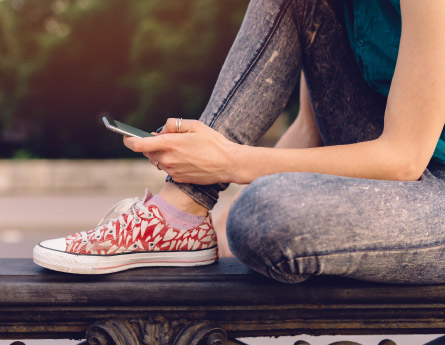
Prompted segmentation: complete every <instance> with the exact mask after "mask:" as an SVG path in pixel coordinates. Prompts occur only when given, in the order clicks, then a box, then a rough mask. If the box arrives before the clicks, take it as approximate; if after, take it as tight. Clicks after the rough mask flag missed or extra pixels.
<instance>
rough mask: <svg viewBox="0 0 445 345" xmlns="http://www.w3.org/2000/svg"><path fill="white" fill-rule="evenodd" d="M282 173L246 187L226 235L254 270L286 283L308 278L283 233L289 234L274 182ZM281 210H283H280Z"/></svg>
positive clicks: (233, 250) (234, 252) (233, 206)
mask: <svg viewBox="0 0 445 345" xmlns="http://www.w3.org/2000/svg"><path fill="white" fill-rule="evenodd" d="M277 180H278V181H279V174H277V175H271V176H265V177H261V178H259V179H258V180H256V181H254V182H253V183H252V184H251V185H250V186H249V187H247V188H246V189H245V190H244V191H243V192H242V194H241V195H240V197H239V198H238V200H236V201H235V202H234V203H233V205H232V207H231V209H230V212H229V216H228V219H227V238H228V242H229V246H230V249H231V251H232V252H233V254H234V255H235V256H236V257H237V258H238V259H240V260H241V261H242V262H244V263H245V264H247V265H248V266H250V267H251V268H253V269H254V270H256V271H258V272H260V273H262V274H264V275H266V276H269V277H271V278H273V279H275V280H278V281H281V282H285V283H297V282H301V281H303V280H305V279H307V278H308V277H309V275H307V274H304V273H303V272H305V271H307V270H306V269H305V268H303V267H302V266H301V265H302V264H303V263H305V261H301V260H300V261H298V260H296V259H295V258H294V257H293V251H292V250H291V249H290V247H289V246H288V244H289V241H288V239H287V238H286V237H284V236H281V234H282V233H286V232H287V233H289V231H288V230H287V228H288V226H289V224H288V222H287V219H286V217H285V216H284V214H283V215H281V214H280V212H281V211H282V210H284V207H283V205H281V204H280V200H279V192H278V193H277V194H275V192H276V191H277V190H276V189H274V183H275V182H277ZM280 210H281V211H280Z"/></svg>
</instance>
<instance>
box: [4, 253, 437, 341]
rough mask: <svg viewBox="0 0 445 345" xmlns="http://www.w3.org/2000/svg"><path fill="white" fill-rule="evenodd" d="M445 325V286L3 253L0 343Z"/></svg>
mask: <svg viewBox="0 0 445 345" xmlns="http://www.w3.org/2000/svg"><path fill="white" fill-rule="evenodd" d="M444 330H445V285H436V286H392V285H382V284H373V283H366V282H360V281H354V280H349V279H341V278H334V277H317V278H313V279H310V280H308V281H306V282H304V283H301V284H297V285H287V284H282V283H278V282H275V281H273V280H271V279H268V278H266V277H263V276H261V275H260V274H257V273H256V272H254V271H252V270H250V269H249V268H248V267H247V266H245V265H243V264H242V263H240V262H239V261H238V260H236V259H225V258H224V259H220V260H219V261H218V263H216V264H214V265H210V266H202V267H192V268H174V267H169V268H147V269H135V270H130V271H126V272H121V273H117V274H111V275H105V276H87V275H71V274H64V273H58V272H52V271H49V270H46V269H43V268H40V267H38V266H36V265H35V264H34V263H33V262H32V261H31V260H30V259H0V338H1V339H49V338H54V339H60V338H72V339H85V338H86V339H87V340H86V341H84V342H82V343H81V344H95V345H99V344H100V345H105V344H116V345H141V344H144V345H155V344H160V345H167V344H168V345H202V344H206V345H223V344H232V345H233V344H241V343H240V342H238V341H236V340H235V339H236V338H239V337H251V336H255V337H256V336H282V335H298V334H311V335H336V334H342V335H350V334H353V335H359V334H360V335H363V334H422V333H427V334H443V333H444ZM227 339H228V340H227ZM296 344H307V343H306V342H297V343H296ZM338 344H354V343H350V342H349V343H348V342H343V343H341V342H340V343H338ZM381 344H393V342H391V341H389V340H388V341H384V342H381Z"/></svg>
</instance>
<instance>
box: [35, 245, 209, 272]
mask: <svg viewBox="0 0 445 345" xmlns="http://www.w3.org/2000/svg"><path fill="white" fill-rule="evenodd" d="M217 259H218V251H217V247H216V246H215V247H213V248H208V249H203V250H195V251H177V252H143V253H128V254H127V253H126V254H116V255H88V254H72V253H66V252H62V251H57V250H53V249H49V248H45V247H42V246H41V245H36V246H35V247H34V251H33V260H34V262H35V263H36V264H37V265H39V266H42V267H45V268H49V269H51V270H54V271H60V272H67V273H77V274H107V273H113V272H119V271H125V270H128V269H131V268H137V267H160V266H202V265H210V264H212V263H214V262H215V261H216V260H217Z"/></svg>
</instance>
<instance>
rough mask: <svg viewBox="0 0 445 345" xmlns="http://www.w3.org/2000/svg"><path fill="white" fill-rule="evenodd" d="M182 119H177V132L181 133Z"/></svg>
mask: <svg viewBox="0 0 445 345" xmlns="http://www.w3.org/2000/svg"><path fill="white" fill-rule="evenodd" d="M181 124H182V117H177V118H176V132H178V133H181Z"/></svg>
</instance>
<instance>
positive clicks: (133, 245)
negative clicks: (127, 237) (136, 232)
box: [130, 243, 138, 250]
mask: <svg viewBox="0 0 445 345" xmlns="http://www.w3.org/2000/svg"><path fill="white" fill-rule="evenodd" d="M137 248H138V245H137V243H133V244H132V245H131V246H130V249H131V250H134V249H137Z"/></svg>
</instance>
